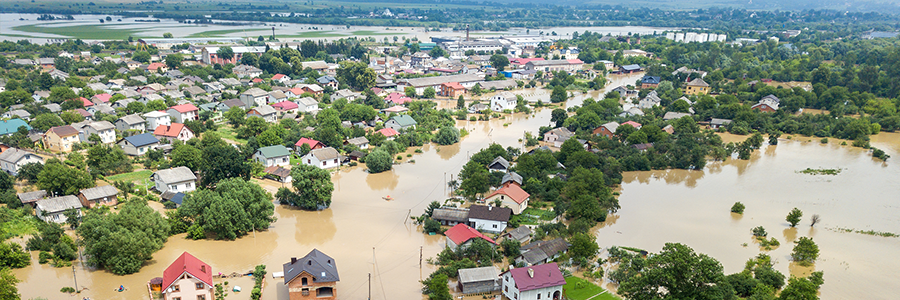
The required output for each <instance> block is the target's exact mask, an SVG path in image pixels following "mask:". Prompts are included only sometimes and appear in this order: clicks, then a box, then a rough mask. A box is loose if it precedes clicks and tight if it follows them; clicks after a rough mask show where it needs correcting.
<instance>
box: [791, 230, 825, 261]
mask: <svg viewBox="0 0 900 300" xmlns="http://www.w3.org/2000/svg"><path fill="white" fill-rule="evenodd" d="M817 258H819V246H818V245H816V243H815V242H813V239H812V238H808V237H800V239H798V240H797V241H795V242H794V251H793V252H791V259H793V260H794V261H795V262H797V263H799V264H800V265H803V266H808V265H810V264H812V263H815V262H816V259H817Z"/></svg>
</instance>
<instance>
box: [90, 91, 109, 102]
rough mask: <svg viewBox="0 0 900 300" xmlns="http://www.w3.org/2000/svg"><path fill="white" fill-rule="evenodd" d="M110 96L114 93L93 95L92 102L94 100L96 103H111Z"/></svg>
mask: <svg viewBox="0 0 900 300" xmlns="http://www.w3.org/2000/svg"><path fill="white" fill-rule="evenodd" d="M110 98H112V95H110V94H107V93H103V94H96V95H94V96H93V97H91V102H93V103H94V104H102V103H109V99H110Z"/></svg>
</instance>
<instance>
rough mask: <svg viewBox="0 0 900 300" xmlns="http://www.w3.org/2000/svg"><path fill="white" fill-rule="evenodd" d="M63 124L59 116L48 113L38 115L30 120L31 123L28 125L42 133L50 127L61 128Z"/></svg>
mask: <svg viewBox="0 0 900 300" xmlns="http://www.w3.org/2000/svg"><path fill="white" fill-rule="evenodd" d="M63 124H65V123H63V120H62V119H60V118H59V116H57V115H55V114H50V113H46V114H39V115H37V116H35V117H34V119H33V120H31V123H29V125H31V127H33V128H35V129H40V130H42V131H47V129H50V127H56V126H62V125H63Z"/></svg>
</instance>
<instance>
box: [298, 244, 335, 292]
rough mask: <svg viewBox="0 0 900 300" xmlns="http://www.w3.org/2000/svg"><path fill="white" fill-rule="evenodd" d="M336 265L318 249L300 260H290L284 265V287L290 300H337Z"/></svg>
mask: <svg viewBox="0 0 900 300" xmlns="http://www.w3.org/2000/svg"><path fill="white" fill-rule="evenodd" d="M340 280H341V279H340V277H338V271H337V264H336V263H335V261H334V259H333V258H331V257H330V256H328V255H325V253H322V252H321V251H319V250H318V249H313V250H312V251H310V252H309V254H306V256H304V257H301V258H295V257H292V258H291V262H289V263H286V264H284V285H286V286H287V287H288V294H289V295H290V300H304V299H321V300H332V299H336V298H337V293H336V286H337V283H338V281H340Z"/></svg>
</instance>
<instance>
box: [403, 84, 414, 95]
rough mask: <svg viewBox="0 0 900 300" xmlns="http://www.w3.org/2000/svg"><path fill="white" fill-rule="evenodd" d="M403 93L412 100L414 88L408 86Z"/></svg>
mask: <svg viewBox="0 0 900 300" xmlns="http://www.w3.org/2000/svg"><path fill="white" fill-rule="evenodd" d="M403 92H404V93H405V94H406V96H407V97H410V98H413V97H415V96H416V88H414V87H411V86H408V87H405V88H404V89H403Z"/></svg>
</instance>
